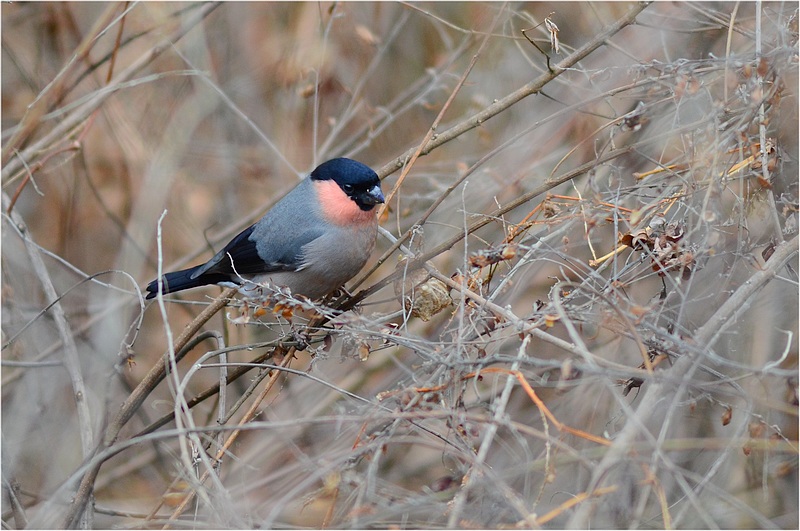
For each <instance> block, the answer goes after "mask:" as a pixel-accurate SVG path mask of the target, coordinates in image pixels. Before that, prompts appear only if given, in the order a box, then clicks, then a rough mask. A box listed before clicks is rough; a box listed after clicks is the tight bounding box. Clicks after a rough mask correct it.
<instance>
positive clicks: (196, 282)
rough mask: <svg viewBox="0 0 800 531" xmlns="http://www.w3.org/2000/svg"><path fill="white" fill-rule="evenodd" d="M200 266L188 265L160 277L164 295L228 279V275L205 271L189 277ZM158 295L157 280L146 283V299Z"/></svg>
mask: <svg viewBox="0 0 800 531" xmlns="http://www.w3.org/2000/svg"><path fill="white" fill-rule="evenodd" d="M200 267H201V266H195V267H190V268H189V269H184V270H182V271H175V272H173V273H167V274H166V275H164V276H163V277H162V288H161V289H162V290H163V293H164V294H165V295H166V294H167V293H174V292H176V291H183V290H185V289H189V288H197V287H200V286H207V285H209V284H217V283H219V282H225V281H229V280H230V277H229V276H228V275H224V274H222V275H221V274H219V273H206V274H204V275H200V276H199V277H197V278H191V276H192V273H194V272H195V271H197V270H198V269H199V268H200ZM156 295H158V280H154V281H152V282H151V283H150V284H148V285H147V297H146V298H148V299H152V298H154V297H155V296H156Z"/></svg>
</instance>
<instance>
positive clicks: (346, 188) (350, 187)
mask: <svg viewBox="0 0 800 531" xmlns="http://www.w3.org/2000/svg"><path fill="white" fill-rule="evenodd" d="M342 190H344V193H346V194H352V193H353V185H352V184H343V185H342Z"/></svg>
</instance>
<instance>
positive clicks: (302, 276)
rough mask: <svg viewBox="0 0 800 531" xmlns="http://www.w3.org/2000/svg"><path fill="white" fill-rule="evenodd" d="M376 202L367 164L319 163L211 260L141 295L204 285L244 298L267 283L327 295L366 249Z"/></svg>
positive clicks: (355, 268)
mask: <svg viewBox="0 0 800 531" xmlns="http://www.w3.org/2000/svg"><path fill="white" fill-rule="evenodd" d="M383 202H384V197H383V192H382V191H381V182H380V180H379V179H378V175H377V174H376V173H375V172H374V171H372V170H371V169H370V168H368V167H367V166H365V165H364V164H361V163H360V162H356V161H355V160H351V159H345V158H338V159H333V160H329V161H328V162H324V163H322V164H320V165H319V166H318V167H317V168H316V169H315V170H314V171H313V172H311V174H310V175H309V176H308V177H306V178H305V179H303V180H302V181H301V182H300V184H298V185H297V186H296V187H295V188H294V189H293V190H292V191H291V192H289V193H288V194H286V195H285V196H284V197H283V198H282V199H281V200H280V201H278V202H277V203H275V205H274V206H273V207H272V208H271V209H270V210H269V211H268V212H267V213H266V214H264V217H262V218H261V219H260V220H258V221H257V222H256V223H255V224H254V225H251V226H250V227H248V228H246V229H245V230H243V231H242V232H240V233H239V234H238V235H237V236H236V237H235V238H233V239H232V240H231V241H230V243H228V245H226V246H225V247H224V248H223V249H222V250H221V251H220V252H218V253H217V254H215V255H214V257H213V258H211V260H209V261H208V262H206V263H205V264H202V265H198V266H195V267H190V268H189V269H184V270H182V271H175V272H173V273H167V274H165V275H164V276H163V277H162V278H161V279H160V281H159V280H154V281H152V282H151V283H150V284H149V285H148V286H147V298H148V299H152V298H153V297H155V296H156V295H157V294H158V292H159V290H161V291H162V293H173V292H176V291H182V290H185V289H189V288H196V287H198V286H205V285H208V284H219V285H221V286H225V287H237V288H239V291H240V292H241V293H242V294H243V295H244V296H245V297H252V298H255V297H261V296H262V295H267V294H269V293H270V292H269V291H268V290H270V289H275V288H289V289H290V290H291V292H292V294H294V295H297V294H300V295H305V296H306V297H308V298H309V299H312V300H313V299H318V298H320V297H323V296H325V295H328V294H329V293H331V292H333V291H335V290H336V289H338V288H340V287H342V286H343V285H344V283H345V282H347V281H348V280H350V279H351V278H353V276H355V274H356V273H358V272H359V271H360V270H361V268H362V267H363V266H364V264H365V263H366V261H367V259H368V258H369V256H370V254H371V253H372V249H373V248H374V247H375V237H376V235H377V231H378V220H377V218H376V216H375V211H374V208H375V206H376V205H377V204H379V203H383Z"/></svg>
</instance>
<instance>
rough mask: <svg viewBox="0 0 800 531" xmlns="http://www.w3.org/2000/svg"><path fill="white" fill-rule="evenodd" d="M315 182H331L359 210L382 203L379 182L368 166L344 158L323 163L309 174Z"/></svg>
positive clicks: (366, 209) (365, 209) (376, 175)
mask: <svg viewBox="0 0 800 531" xmlns="http://www.w3.org/2000/svg"><path fill="white" fill-rule="evenodd" d="M310 177H311V179H313V180H315V181H328V180H330V181H333V182H335V183H336V184H338V185H339V188H341V189H342V191H343V192H344V193H345V194H347V196H348V197H349V198H350V199H352V200H353V201H355V202H356V204H357V205H358V207H359V208H360V209H361V210H364V211H369V210H372V208H373V207H374V206H375V205H377V204H379V203H383V202H384V197H383V192H382V191H381V180H380V179H378V174H377V173H375V172H374V171H372V169H370V167H369V166H366V165H364V164H361V163H360V162H358V161H355V160H352V159H346V158H338V159H331V160H329V161H328V162H323V163H322V164H320V165H319V166H317V168H316V169H315V170H314V171H313V172H311V176H310Z"/></svg>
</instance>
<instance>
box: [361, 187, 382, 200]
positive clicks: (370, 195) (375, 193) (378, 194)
mask: <svg viewBox="0 0 800 531" xmlns="http://www.w3.org/2000/svg"><path fill="white" fill-rule="evenodd" d="M361 201H362V202H363V203H365V204H367V205H377V204H379V203H383V202H384V201H386V199H385V198H384V197H383V191H382V190H381V186H380V185H379V184H376V185H375V186H373V187H372V188H370V189H369V190H367V191H366V193H365V194H364V195H363V196H362V197H361Z"/></svg>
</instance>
